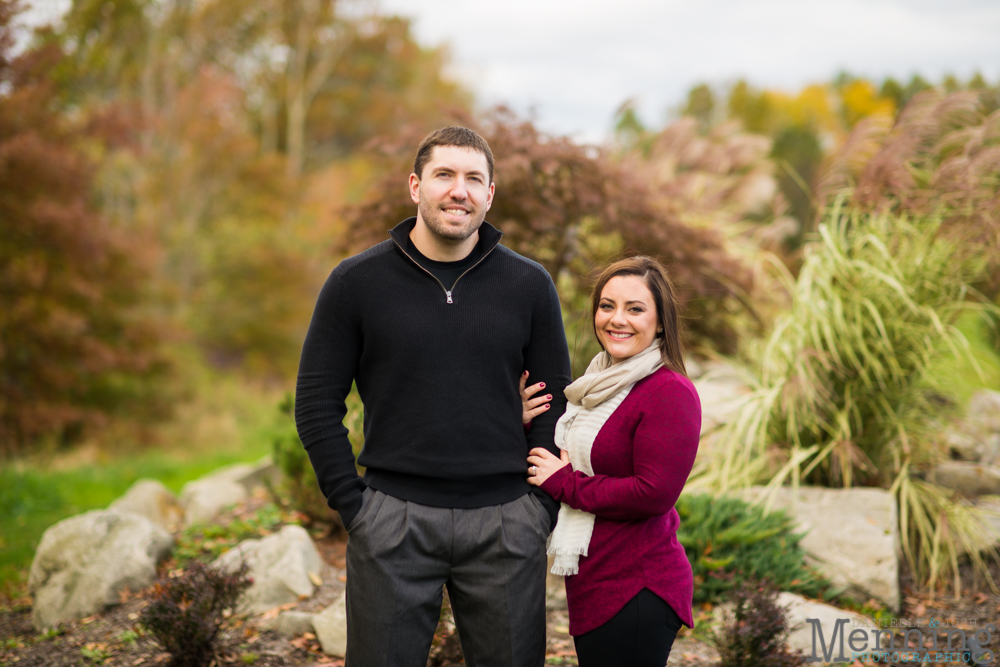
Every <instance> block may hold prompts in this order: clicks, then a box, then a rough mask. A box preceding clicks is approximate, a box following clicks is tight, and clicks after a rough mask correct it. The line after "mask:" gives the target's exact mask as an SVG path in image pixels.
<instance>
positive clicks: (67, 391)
mask: <svg viewBox="0 0 1000 667" xmlns="http://www.w3.org/2000/svg"><path fill="white" fill-rule="evenodd" d="M997 35H1000V5H998V4H997V3H995V2H992V1H989V0H949V1H948V2H944V1H940V2H939V1H937V0H895V1H888V0H885V1H877V2H871V1H864V2H862V1H861V0H840V1H828V2H813V1H808V2H802V1H793V0H766V1H763V2H748V1H740V0H715V1H712V2H702V3H689V2H688V3H682V2H662V1H660V2H654V1H653V0H631V1H630V2H619V3H599V2H592V1H576V2H573V3H570V2H564V1H559V2H546V3H540V2H531V3H529V2H526V1H524V0H511V1H509V2H506V3H502V4H500V5H497V4H486V3H461V4H460V3H458V2H453V1H446V0H438V1H434V0H425V1H424V2H421V3H417V4H415V3H404V2H402V1H401V0H383V1H382V2H375V1H369V0H256V1H254V2H247V1H246V0H73V1H72V2H68V1H59V2H56V1H52V0H50V1H45V0H35V2H30V1H29V0H23V1H21V2H15V1H12V0H0V392H2V393H0V456H2V457H3V458H2V469H3V472H2V473H0V475H2V477H0V501H2V502H0V511H2V515H0V522H2V523H0V535H2V537H0V539H2V540H3V542H0V551H2V553H0V575H2V576H0V580H2V581H3V582H4V585H5V586H11V587H14V588H10V589H9V590H11V591H14V590H15V589H17V590H20V589H19V588H17V587H18V586H21V585H22V583H23V572H24V568H25V567H26V563H27V562H30V558H31V554H32V553H33V551H34V547H35V545H36V544H37V539H38V536H39V535H40V534H41V531H43V530H44V529H45V528H46V527H47V526H48V525H50V524H51V523H52V522H53V521H55V520H57V519H59V518H62V517H64V516H68V515H70V514H73V513H75V512H79V511H83V510H85V509H88V508H91V507H102V506H104V505H106V504H107V503H108V502H109V501H110V500H111V499H113V498H115V497H117V496H118V495H120V494H121V493H122V492H123V491H124V489H126V488H128V486H129V485H130V484H131V483H132V482H133V481H135V479H137V478H139V477H144V476H153V477H157V478H159V479H161V480H164V481H165V482H166V483H167V484H168V486H170V487H171V488H173V489H174V490H175V491H176V490H177V489H178V488H179V487H180V485H181V484H183V483H184V482H185V481H187V480H189V479H193V478H195V477H197V476H198V475H200V474H202V473H204V472H206V471H208V470H211V469H212V468H214V467H217V466H219V465H222V464H225V463H229V462H233V461H243V460H250V459H253V458H257V457H260V456H262V455H265V454H267V453H269V452H270V451H271V449H272V446H273V443H274V435H273V434H274V431H275V429H279V428H281V429H283V428H286V427H287V419H288V418H287V415H286V414H284V413H283V412H282V411H280V410H279V409H278V406H279V404H281V403H282V401H283V397H284V395H285V394H286V393H287V392H289V391H291V390H292V389H293V388H294V381H295V372H296V366H297V361H298V355H299V351H300V346H301V343H302V339H303V336H304V333H305V330H306V328H307V326H308V323H309V318H310V315H311V312H312V307H313V304H314V301H315V298H316V295H317V293H318V290H319V287H320V286H321V285H322V282H323V280H324V279H325V277H326V276H327V275H328V273H329V272H330V270H331V269H332V268H333V267H334V266H336V264H337V262H338V261H340V260H341V259H342V258H344V257H346V256H348V255H350V254H353V253H355V252H358V251H360V250H363V249H364V248H366V247H368V246H370V245H372V244H374V243H377V242H379V241H382V240H384V239H385V238H386V231H387V230H388V229H389V228H391V227H392V226H394V225H395V224H396V223H398V222H399V221H400V220H402V219H403V218H405V217H408V216H409V215H412V214H413V209H414V206H413V204H412V203H411V202H410V200H409V197H408V194H407V189H406V179H407V176H408V174H409V172H410V165H411V164H412V157H413V152H414V150H415V147H416V145H417V143H418V142H419V140H420V139H421V138H422V137H423V136H424V135H425V134H426V133H427V132H428V131H430V130H432V129H434V128H437V127H440V126H443V125H446V124H464V125H468V126H471V127H474V128H475V129H477V130H478V131H480V132H481V133H482V134H483V135H484V136H485V137H486V138H487V139H488V141H489V142H490V144H491V146H492V148H493V151H494V153H495V155H496V157H497V169H496V183H497V198H496V203H495V205H494V207H493V210H492V211H491V213H490V216H489V218H488V219H489V220H490V222H492V223H493V224H495V225H497V226H498V227H500V228H501V229H502V230H503V231H504V232H505V241H504V242H505V244H507V245H508V246H510V247H511V248H513V249H514V250H516V251H518V252H521V253H522V254H524V255H527V256H528V257H531V258H532V259H535V260H537V261H538V262H540V263H541V264H542V265H543V266H545V268H546V269H547V270H548V271H549V272H550V274H551V275H552V277H553V279H554V280H555V281H556V284H557V286H558V288H559V291H560V296H561V298H562V301H563V306H564V312H565V318H566V323H567V334H568V336H569V339H570V343H571V349H572V352H573V354H574V367H575V369H576V371H577V372H579V371H580V370H582V368H584V367H585V366H586V363H587V361H588V360H589V358H590V356H591V354H592V353H593V351H594V347H593V344H592V343H591V342H590V341H589V340H588V336H587V328H586V322H585V315H584V309H585V301H586V295H587V291H588V284H589V280H590V279H591V277H592V276H591V271H592V269H593V267H595V266H598V265H600V264H601V263H603V262H606V261H607V260H608V259H610V258H612V257H615V256H617V255H619V254H621V253H623V252H628V251H641V252H645V253H649V254H652V255H655V256H657V257H660V258H661V259H663V260H664V261H665V262H667V263H668V264H669V266H670V268H671V271H672V272H673V275H674V276H675V278H676V280H677V281H678V284H679V287H680V290H681V293H682V294H683V297H684V300H685V304H686V313H687V329H688V332H687V340H688V343H689V346H690V349H691V352H692V355H693V357H692V358H693V359H696V360H697V359H701V360H706V359H719V358H722V357H727V358H729V359H731V360H733V362H734V363H739V364H742V365H744V366H745V367H746V368H748V369H750V371H749V372H750V373H751V374H754V373H756V375H755V377H757V378H758V380H760V378H762V377H763V376H762V375H761V372H762V371H761V363H762V362H761V358H762V357H761V356H760V352H759V347H760V344H763V343H765V342H766V341H767V340H768V337H769V336H771V335H772V334H773V332H774V330H775V323H776V322H780V321H782V320H781V318H782V317H783V316H787V315H788V314H789V313H790V312H793V310H792V309H793V308H794V307H795V304H796V303H798V302H797V301H796V296H795V294H796V288H795V285H796V281H798V280H799V279H800V271H801V269H802V267H803V264H804V262H807V261H808V260H807V258H808V257H809V256H810V252H812V251H810V247H812V246H813V245H815V244H817V243H818V241H819V240H820V238H821V234H820V232H821V230H822V229H823V228H824V221H830V220H832V219H833V218H831V217H830V216H831V215H834V214H831V213H830V211H831V207H832V206H833V205H835V204H836V203H839V204H840V205H841V206H845V207H848V208H849V209H850V210H851V211H852V214H856V215H860V216H868V215H890V216H897V217H894V218H893V220H896V219H905V220H908V221H909V222H908V223H907V224H910V223H918V226H919V225H920V224H922V222H921V221H927V220H930V221H932V222H933V225H932V226H933V230H934V232H933V234H932V236H933V238H935V239H937V238H947V239H948V243H951V244H953V246H949V248H951V250H949V252H952V253H954V257H955V258H956V259H955V260H954V261H955V262H956V263H958V264H961V265H962V266H963V267H967V268H968V270H967V271H965V270H964V269H963V271H965V272H964V273H962V274H961V276H959V277H958V278H954V279H955V280H958V281H959V283H960V284H961V285H962V286H965V288H968V289H965V288H963V289H965V291H961V290H959V292H957V293H955V294H953V295H952V296H953V300H954V299H957V301H958V302H975V303H976V304H978V305H979V306H982V308H985V310H983V311H982V312H976V313H973V314H971V315H970V314H964V315H963V314H961V313H959V314H957V315H955V317H954V319H952V320H949V321H947V322H946V324H947V325H948V326H952V325H954V327H956V330H957V331H958V330H960V331H961V332H962V334H963V339H962V340H965V341H966V343H968V346H969V349H970V350H972V353H971V356H967V357H962V358H961V359H957V358H951V359H952V360H951V361H946V362H940V363H945V364H949V365H947V366H946V367H945V368H940V367H935V369H932V370H935V372H936V373H937V374H938V375H940V376H941V377H943V378H946V379H954V380H955V382H954V384H953V386H952V387H951V389H950V390H949V391H950V392H951V393H947V392H944V390H936V391H938V392H939V394H940V395H942V396H945V395H947V396H946V397H947V400H945V401H944V403H946V404H954V405H958V404H960V402H961V400H962V399H963V397H964V398H965V399H967V398H968V396H969V395H970V394H971V392H972V391H973V390H974V389H976V388H978V387H994V388H998V387H1000V372H998V371H997V368H998V365H997V361H996V359H997V341H998V337H997V334H996V329H995V327H993V326H992V324H991V322H994V323H995V316H994V315H992V314H991V313H993V312H994V311H992V310H989V307H992V306H993V304H995V303H996V300H997V295H998V293H1000V264H998V259H1000V252H998V250H1000V247H998V230H1000V220H998V215H1000V185H998V178H1000V177H998V174H1000V148H998V147H1000V116H998V113H997V109H998V107H1000V40H998V39H997ZM834 217H835V216H834ZM857 224H860V223H857ZM928 225H931V223H927V224H926V225H923V226H922V227H920V228H921V229H927V228H928ZM890 226H891V225H890ZM900 229H902V228H900ZM907 229H909V228H908V227H907ZM907 233H909V232H907ZM900 234H903V232H902V231H900ZM884 238H886V239H890V240H891V239H892V238H894V233H893V232H892V229H890V232H889V233H887V234H886V235H885V237H884ZM889 245H890V246H891V243H889ZM894 252H895V251H893V252H890V253H889V254H890V255H891V254H893V253H894ZM900 252H902V250H900ZM907 252H912V253H917V254H916V255H913V256H912V257H910V259H905V260H904V261H906V262H909V263H910V264H911V265H915V264H913V262H919V261H921V260H920V257H922V255H919V252H920V250H919V249H912V248H911V249H909V250H907ZM914 257H915V259H914ZM911 260H912V261H911ZM949 279H951V278H949ZM942 280H944V278H942ZM834 282H836V281H834ZM956 294H957V296H956ZM901 298H902V297H901ZM949 312H951V311H949ZM955 312H956V313H958V310H955ZM984 313H985V314H984ZM991 318H993V319H991ZM581 323H582V325H581ZM925 356H926V357H927V358H926V359H924V362H925V363H924V365H923V366H920V368H919V369H918V370H919V373H926V372H928V367H929V366H928V364H932V362H933V359H930V357H932V356H934V355H925ZM904 366H905V365H904ZM755 369H756V370H755ZM915 372H916V371H915ZM921 377H923V375H921ZM956 378H957V379H956ZM813 380H814V381H817V382H819V381H820V380H818V379H816V378H813ZM761 381H763V380H761ZM942 392H943V393H942ZM873 400H874V399H873ZM949 402H950V403H949ZM352 415H353V417H352V418H353V419H354V423H355V424H358V423H359V420H360V413H358V412H354V413H352ZM925 416H926V415H925ZM918 417H919V416H911V417H908V418H912V419H918ZM282 420H285V421H282ZM355 436H356V437H360V434H357V433H355ZM817 437H818V436H817ZM929 442H930V441H929ZM358 444H359V446H360V442H359V443H358ZM859 460H860V459H859ZM779 463H780V462H779ZM862 463H863V462H862ZM838 465H839V464H838ZM859 465H861V464H859ZM821 469H822V468H820V470H821ZM834 477H835V476H834ZM888 478H892V479H894V478H893V477H891V476H888ZM859 479H861V481H858V480H859ZM864 479H867V480H868V481H867V482H865V481H864ZM883 479H884V478H876V477H869V478H856V479H855V482H854V483H871V484H881V483H882V481H881V480H883ZM828 481H829V480H828ZM834 481H836V482H837V483H843V482H844V479H843V478H842V477H841V478H836V479H835V480H834ZM890 481H891V480H890ZM850 484H851V481H850V476H848V480H847V485H848V486H849V485H850Z"/></svg>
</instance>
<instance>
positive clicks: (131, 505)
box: [108, 479, 184, 532]
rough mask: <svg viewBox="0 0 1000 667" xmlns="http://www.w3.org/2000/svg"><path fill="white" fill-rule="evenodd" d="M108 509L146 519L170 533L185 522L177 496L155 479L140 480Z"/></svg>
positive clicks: (182, 509)
mask: <svg viewBox="0 0 1000 667" xmlns="http://www.w3.org/2000/svg"><path fill="white" fill-rule="evenodd" d="M108 509H112V510H118V511H119V512H122V513H128V514H138V515H139V516H143V517H146V518H147V519H149V520H150V521H152V522H153V523H155V524H156V525H157V526H159V527H160V528H163V529H164V530H166V531H168V532H174V531H175V530H178V529H179V528H180V526H181V524H182V523H183V521H184V508H183V507H181V504H180V503H179V502H178V501H177V496H175V495H174V494H172V493H171V492H170V490H169V489H168V488H167V487H165V486H164V485H163V484H162V483H160V482H159V481H157V480H155V479H140V480H139V481H137V482H136V483H135V484H133V485H132V487H131V488H130V489H129V490H128V491H127V492H126V493H125V495H124V496H122V497H121V498H119V499H118V500H116V501H114V502H113V503H111V504H110V505H109V506H108Z"/></svg>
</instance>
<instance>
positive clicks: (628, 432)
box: [522, 257, 701, 667]
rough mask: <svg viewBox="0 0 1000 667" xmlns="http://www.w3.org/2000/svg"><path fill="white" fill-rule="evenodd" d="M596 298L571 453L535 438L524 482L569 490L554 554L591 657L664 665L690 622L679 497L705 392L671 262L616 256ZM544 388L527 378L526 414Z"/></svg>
mask: <svg viewBox="0 0 1000 667" xmlns="http://www.w3.org/2000/svg"><path fill="white" fill-rule="evenodd" d="M591 306H592V312H593V317H594V333H595V335H596V336H597V340H598V342H599V343H600V344H601V347H602V348H603V350H604V351H603V352H601V353H599V354H598V355H597V356H596V357H594V360H593V361H592V362H591V363H590V366H589V367H588V368H587V372H586V373H585V374H584V375H583V376H582V377H581V378H579V379H578V380H576V381H575V382H573V383H572V384H571V385H569V386H568V387H566V398H567V399H568V401H569V404H568V406H567V410H566V414H565V415H563V417H562V418H561V419H560V420H559V422H558V424H557V426H556V444H557V445H559V447H560V449H562V450H563V451H562V456H561V457H556V456H554V455H553V454H551V453H550V452H548V451H547V450H545V449H541V448H536V449H532V450H531V452H530V455H529V456H528V463H529V464H530V466H529V468H528V482H529V483H531V484H532V485H534V486H539V487H541V488H542V490H544V491H545V492H546V493H548V494H549V495H551V496H552V497H553V498H555V499H556V500H559V501H561V502H562V508H561V509H560V511H559V520H558V523H557V524H556V529H555V531H554V532H553V534H552V537H551V538H550V541H549V553H550V554H555V561H554V565H553V568H552V571H553V573H555V574H563V575H566V598H567V603H568V606H569V631H570V634H572V635H573V637H574V641H575V643H576V650H577V656H578V658H579V661H580V665H581V667H599V666H604V665H607V666H618V665H630V666H632V667H645V666H647V665H649V666H650V667H652V666H654V665H655V666H657V667H661V666H662V665H664V664H666V661H667V657H668V656H669V654H670V647H671V645H672V644H673V641H674V638H675V637H676V635H677V632H678V630H680V627H681V624H684V625H687V626H688V627H692V626H693V625H694V619H693V617H692V613H691V599H692V594H693V580H692V576H691V566H690V564H689V563H688V560H687V557H686V556H685V555H684V548H683V547H682V546H681V545H680V543H679V542H678V541H677V526H678V523H679V522H680V519H679V517H678V516H677V511H676V510H675V509H674V503H675V502H676V501H677V497H678V496H679V495H680V493H681V490H682V489H683V488H684V483H685V481H686V480H687V476H688V474H689V473H690V472H691V466H692V465H693V463H694V458H695V453H696V452H697V449H698V436H699V432H700V429H701V405H700V403H699V401H698V394H697V393H696V391H695V389H694V386H693V385H692V384H691V381H690V380H689V379H688V378H687V376H686V372H685V369H684V359H683V357H682V356H681V348H680V333H679V331H678V318H677V300H676V297H675V295H674V289H673V287H672V285H671V283H670V279H669V277H668V276H667V272H666V271H665V270H664V269H663V267H662V266H660V265H659V264H658V263H657V262H656V261H655V260H653V259H650V258H648V257H632V258H630V259H624V260H621V261H619V262H615V263H614V264H612V265H611V266H609V267H608V268H607V269H605V270H604V272H603V273H601V275H600V277H599V278H598V280H597V285H596V286H595V287H594V293H593V295H592V296H591ZM523 383H524V380H523V379H522V385H523ZM540 388H541V387H539V386H538V385H533V386H531V387H528V388H527V389H524V390H523V391H522V400H523V401H524V411H525V421H530V419H531V418H532V417H534V416H537V415H538V414H541V412H543V411H544V410H547V409H548V405H547V404H545V399H546V398H548V397H547V396H542V397H539V398H537V399H536V398H531V396H533V395H534V394H535V393H536V392H537V391H538V390H539V389H540Z"/></svg>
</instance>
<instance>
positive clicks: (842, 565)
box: [743, 486, 901, 611]
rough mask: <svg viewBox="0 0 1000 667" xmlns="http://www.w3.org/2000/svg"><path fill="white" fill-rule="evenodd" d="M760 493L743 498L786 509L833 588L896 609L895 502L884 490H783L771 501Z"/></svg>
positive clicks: (750, 492) (751, 492)
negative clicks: (871, 598) (843, 589)
mask: <svg viewBox="0 0 1000 667" xmlns="http://www.w3.org/2000/svg"><path fill="white" fill-rule="evenodd" d="M762 493H763V489H762V488H760V487H754V488H753V489H748V490H747V491H746V492H745V493H744V494H743V497H744V498H745V499H747V500H753V499H755V498H759V499H760V500H761V502H762V503H763V504H765V505H766V504H767V503H768V502H770V506H771V507H772V508H773V509H781V510H785V512H787V513H788V514H789V516H791V517H793V518H794V520H795V522H796V530H797V531H798V532H804V533H805V534H806V535H805V537H804V538H803V540H802V542H801V545H802V548H803V549H804V550H805V551H806V552H807V553H808V554H809V556H810V559H811V561H812V563H813V565H814V566H816V568H817V569H818V570H819V571H821V572H822V573H823V574H824V575H825V576H827V577H828V578H829V579H830V580H831V581H832V582H833V584H834V586H838V587H845V588H846V589H847V590H848V592H849V593H851V594H853V595H854V596H855V597H859V598H863V599H867V598H869V597H873V598H875V599H876V600H879V601H881V602H882V603H884V604H885V605H887V606H888V607H889V608H890V609H892V610H893V611H899V602H900V600H899V556H900V553H901V547H900V542H899V528H898V523H897V519H896V517H897V512H896V499H895V497H894V496H893V495H892V494H890V493H889V492H888V491H886V490H884V489H872V488H853V489H827V488H822V487H807V486H803V487H799V488H798V489H791V488H788V487H783V488H779V489H775V490H774V492H773V494H774V495H773V496H772V497H771V499H770V500H767V499H766V498H763V497H762Z"/></svg>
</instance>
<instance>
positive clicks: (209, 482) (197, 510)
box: [181, 476, 248, 526]
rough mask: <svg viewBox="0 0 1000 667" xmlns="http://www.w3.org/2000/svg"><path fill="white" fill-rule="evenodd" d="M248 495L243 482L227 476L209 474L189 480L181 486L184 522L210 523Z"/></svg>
mask: <svg viewBox="0 0 1000 667" xmlns="http://www.w3.org/2000/svg"><path fill="white" fill-rule="evenodd" d="M247 495H248V494H247V490H246V488H244V486H243V485H242V484H240V483H239V482H234V481H233V480H231V479H228V478H226V477H219V478H216V477H212V476H208V477H202V478H200V479H196V480H194V481H193V482H188V483H187V484H185V485H184V486H183V488H181V506H182V507H183V508H184V524H185V525H188V526H190V525H193V524H196V523H208V522H209V521H211V520H212V519H214V518H215V517H217V516H218V515H219V513H220V512H222V510H224V509H226V508H227V507H230V506H232V505H235V504H237V503H240V502H243V501H244V500H246V498H247Z"/></svg>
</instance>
